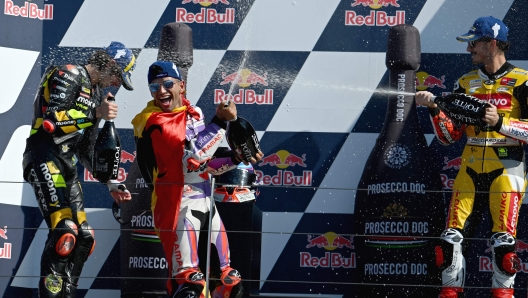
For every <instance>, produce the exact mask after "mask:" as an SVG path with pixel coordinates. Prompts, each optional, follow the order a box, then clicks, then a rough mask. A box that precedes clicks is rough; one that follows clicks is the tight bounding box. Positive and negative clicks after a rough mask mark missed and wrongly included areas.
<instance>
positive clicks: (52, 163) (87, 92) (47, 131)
mask: <svg viewBox="0 0 528 298" xmlns="http://www.w3.org/2000/svg"><path fill="white" fill-rule="evenodd" d="M134 67H135V57H134V55H133V54H132V51H131V50H130V49H127V48H125V46H124V45H123V44H122V43H119V42H112V43H111V44H110V46H108V47H107V48H105V49H104V50H98V51H95V52H94V53H93V54H92V56H91V57H90V58H89V60H88V64H86V65H79V64H66V65H59V66H50V67H48V68H47V70H46V71H45V73H44V75H43V77H42V79H41V82H40V85H39V89H38V91H37V94H36V97H35V101H34V114H33V121H32V125H31V132H30V136H29V137H28V138H27V141H26V149H25V151H24V155H23V170H24V180H25V181H27V182H29V183H31V185H32V187H33V190H34V192H35V195H36V197H37V201H38V205H39V207H40V211H41V213H42V216H43V217H44V220H45V221H46V224H47V225H48V229H49V232H48V239H47V240H46V244H45V246H44V251H43V253H42V257H41V262H40V279H39V284H38V288H39V297H54V298H55V297H75V293H76V289H77V282H78V280H79V275H80V274H81V270H82V268H83V265H84V262H86V260H87V259H88V256H89V255H90V254H91V253H92V251H93V249H94V246H95V240H94V232H93V230H92V228H91V227H90V225H89V224H88V221H87V219H86V213H85V211H84V198H83V192H82V190H81V185H80V182H79V179H78V177H77V167H76V163H77V160H80V161H81V162H82V164H83V165H84V167H85V168H87V169H88V170H90V171H92V164H91V162H92V156H93V147H94V143H95V139H96V138H97V132H98V124H99V121H100V119H105V120H110V119H114V118H115V117H116V116H117V105H116V104H115V103H112V102H108V100H107V98H108V97H109V96H113V95H112V94H111V93H108V94H106V95H105V94H103V91H102V88H106V87H109V86H119V85H121V84H122V85H123V86H124V87H125V88H126V89H128V90H132V85H131V81H130V73H131V72H132V70H133V69H134ZM101 182H102V183H105V184H107V185H108V188H109V190H110V195H111V196H112V198H113V199H114V200H115V201H116V203H121V202H126V201H129V200H130V198H131V197H130V192H128V190H126V187H125V186H124V185H123V184H119V183H117V181H101Z"/></svg>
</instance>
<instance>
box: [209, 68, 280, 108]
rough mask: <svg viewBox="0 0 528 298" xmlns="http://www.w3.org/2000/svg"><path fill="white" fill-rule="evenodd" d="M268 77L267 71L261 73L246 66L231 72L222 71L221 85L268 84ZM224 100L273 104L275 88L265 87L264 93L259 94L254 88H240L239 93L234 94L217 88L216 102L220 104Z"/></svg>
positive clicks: (248, 85) (238, 102) (240, 102)
mask: <svg viewBox="0 0 528 298" xmlns="http://www.w3.org/2000/svg"><path fill="white" fill-rule="evenodd" d="M267 79H268V74H267V73H264V74H263V75H259V74H257V73H255V72H253V71H251V70H249V69H247V68H244V69H241V70H239V71H237V72H234V73H231V74H226V73H225V72H222V82H220V85H227V84H237V85H238V86H239V87H240V88H247V87H250V86H257V85H262V86H268V81H267ZM223 100H230V101H233V102H234V103H236V104H257V105H272V104H273V89H265V90H264V94H257V93H256V92H255V90H252V89H240V90H239V91H238V93H237V94H233V95H232V94H226V92H225V91H224V90H222V89H215V94H214V103H215V104H219V103H221V102H222V101H223Z"/></svg>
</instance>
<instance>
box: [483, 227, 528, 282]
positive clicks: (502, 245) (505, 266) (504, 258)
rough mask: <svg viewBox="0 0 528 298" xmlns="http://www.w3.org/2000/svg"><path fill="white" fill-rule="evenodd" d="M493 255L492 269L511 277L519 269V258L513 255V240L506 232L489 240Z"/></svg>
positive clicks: (496, 234)
mask: <svg viewBox="0 0 528 298" xmlns="http://www.w3.org/2000/svg"><path fill="white" fill-rule="evenodd" d="M490 245H491V251H492V254H493V268H494V269H495V270H498V271H499V272H501V273H503V274H505V275H508V276H512V275H514V274H515V273H517V271H519V270H520V268H521V262H520V260H519V257H518V256H517V254H516V253H515V238H513V236H512V235H510V234H509V233H506V232H499V233H495V234H493V235H492V236H491V238H490Z"/></svg>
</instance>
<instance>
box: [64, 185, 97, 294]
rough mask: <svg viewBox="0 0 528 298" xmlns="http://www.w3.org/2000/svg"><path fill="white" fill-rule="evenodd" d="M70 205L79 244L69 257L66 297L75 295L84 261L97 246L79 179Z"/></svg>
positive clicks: (71, 194) (73, 186)
mask: <svg viewBox="0 0 528 298" xmlns="http://www.w3.org/2000/svg"><path fill="white" fill-rule="evenodd" d="M70 207H71V210H72V215H73V220H74V221H75V223H76V224H77V229H78V231H79V233H78V235H77V245H76V246H75V249H74V251H73V253H72V255H71V256H70V258H69V259H68V274H69V276H70V279H69V280H68V281H69V282H67V283H66V287H65V294H64V295H65V296H64V297H65V298H72V297H75V289H76V288H77V285H78V282H79V276H80V275H81V271H82V269H83V267H84V263H85V262H86V260H87V259H88V257H89V256H90V255H91V254H92V251H93V249H94V248H95V238H94V231H93V229H92V227H90V225H89V224H88V222H87V221H86V213H85V212H84V199H83V193H82V189H81V185H80V183H79V181H76V182H74V183H73V184H72V187H71V190H70ZM70 289H71V290H70Z"/></svg>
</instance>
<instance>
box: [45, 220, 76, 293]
mask: <svg viewBox="0 0 528 298" xmlns="http://www.w3.org/2000/svg"><path fill="white" fill-rule="evenodd" d="M76 236H77V225H75V223H74V222H73V220H71V219H62V220H61V221H60V222H59V223H58V224H57V225H56V226H55V227H54V228H52V229H51V231H50V232H49V234H48V240H47V241H46V245H45V247H44V252H43V253H42V258H41V262H40V276H41V277H40V279H39V297H50V298H55V297H63V288H64V283H65V282H66V281H65V280H64V278H65V276H66V271H67V269H66V267H67V264H68V258H69V257H70V255H71V253H72V251H73V250H74V247H75V242H76Z"/></svg>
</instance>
